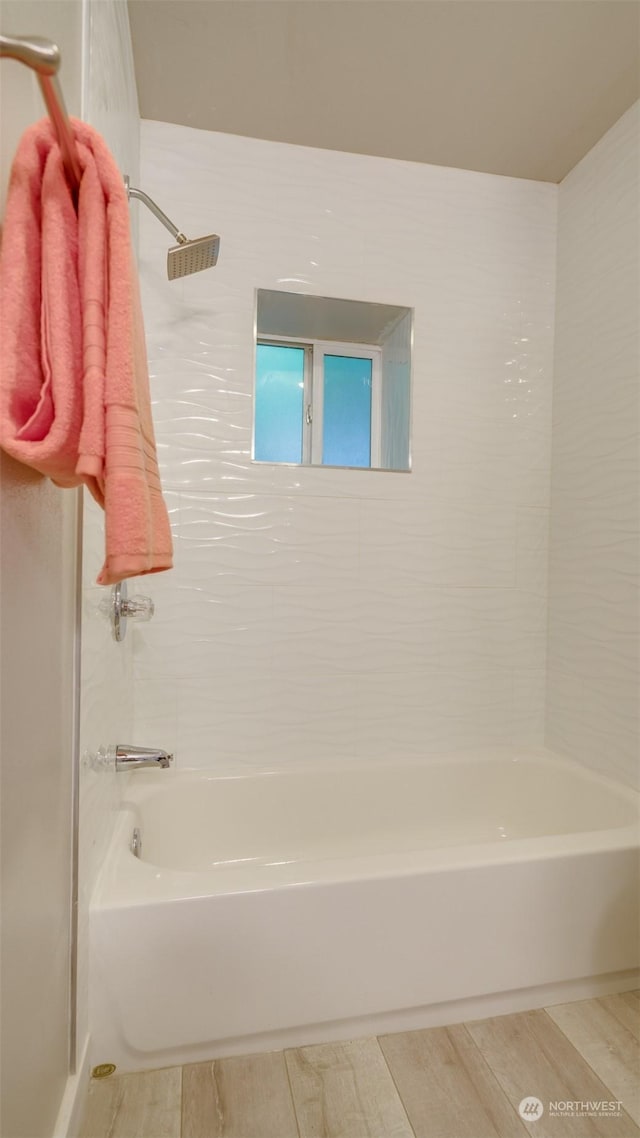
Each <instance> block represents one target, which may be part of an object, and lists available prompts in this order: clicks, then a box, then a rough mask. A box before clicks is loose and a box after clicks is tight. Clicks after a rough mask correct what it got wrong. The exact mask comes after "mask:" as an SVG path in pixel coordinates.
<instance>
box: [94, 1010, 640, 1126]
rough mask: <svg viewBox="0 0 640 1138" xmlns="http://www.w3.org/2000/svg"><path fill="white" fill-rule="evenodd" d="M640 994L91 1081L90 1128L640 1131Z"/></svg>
mask: <svg viewBox="0 0 640 1138" xmlns="http://www.w3.org/2000/svg"><path fill="white" fill-rule="evenodd" d="M639 995H640V993H639V992H625V993H622V994H621V995H616V996H605V997H602V998H601V999H594V1000H581V1001H579V1002H576V1003H570V1004H559V1005H556V1006H555V1007H550V1008H547V1009H545V1010H540V1011H532V1012H522V1013H518V1014H516V1015H508V1016H497V1017H494V1018H492V1019H485V1020H477V1021H475V1022H473V1023H467V1024H458V1025H456V1026H454V1027H436V1028H429V1029H427V1030H425V1031H411V1032H403V1033H401V1034H397V1035H385V1036H381V1037H380V1038H379V1039H376V1038H371V1039H360V1040H355V1041H353V1042H348V1043H329V1044H317V1045H314V1046H312V1047H299V1048H294V1049H291V1050H288V1051H276V1052H271V1053H270V1054H266V1055H253V1056H242V1057H238V1058H231V1059H215V1060H212V1061H211V1062H209V1063H195V1064H189V1065H188V1066H185V1067H170V1068H165V1069H164V1070H160V1071H146V1072H143V1073H141V1074H138V1075H113V1076H111V1078H108V1079H104V1080H93V1081H92V1083H91V1086H90V1089H89V1095H88V1098H87V1104H86V1110H85V1115H84V1120H83V1123H82V1127H81V1132H80V1138H526V1135H533V1136H534V1138H640V999H639V998H638V997H639ZM534 1097H535V1098H537V1099H540V1101H541V1102H542V1105H543V1108H544V1110H543V1113H542V1114H541V1115H540V1116H539V1117H537V1118H532V1117H531V1115H529V1116H528V1117H527V1119H526V1120H524V1121H523V1119H522V1118H521V1117H520V1114H519V1111H518V1108H519V1106H520V1104H521V1103H522V1101H523V1100H524V1099H527V1100H532V1099H533V1098H534ZM602 1101H605V1102H612V1101H619V1102H620V1104H621V1105H620V1109H619V1111H617V1113H610V1114H606V1113H604V1112H603V1110H602V1109H601V1108H599V1107H598V1108H596V1109H594V1107H593V1106H589V1103H591V1104H594V1103H595V1104H597V1103H599V1102H602ZM557 1102H562V1103H567V1102H568V1103H569V1104H572V1103H573V1104H574V1106H573V1107H571V1106H570V1110H569V1113H567V1112H566V1111H565V1112H564V1113H562V1112H561V1111H560V1110H559V1109H556V1110H555V1111H554V1109H553V1108H552V1107H551V1106H550V1104H552V1103H557ZM580 1103H582V1104H583V1106H582V1107H580V1106H579V1105H578V1104H580ZM584 1104H586V1108H585V1105H584Z"/></svg>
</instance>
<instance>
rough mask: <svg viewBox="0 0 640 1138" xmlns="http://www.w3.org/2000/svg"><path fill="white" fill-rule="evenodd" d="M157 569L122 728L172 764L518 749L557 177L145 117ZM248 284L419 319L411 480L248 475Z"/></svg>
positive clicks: (531, 623)
mask: <svg viewBox="0 0 640 1138" xmlns="http://www.w3.org/2000/svg"><path fill="white" fill-rule="evenodd" d="M142 182H143V184H144V187H145V188H146V189H147V190H148V192H150V193H151V194H154V193H157V195H158V198H159V199H160V198H161V201H162V205H163V208H165V209H166V210H167V211H168V213H169V214H170V216H172V217H175V218H176V219H177V220H178V221H179V224H180V225H182V226H184V228H185V230H186V231H187V233H188V234H189V235H194V236H195V235H196V234H198V233H208V232H211V230H212V229H214V230H216V231H217V232H220V234H221V235H222V247H221V257H220V262H219V265H218V267H217V268H216V269H215V270H214V271H212V272H207V273H201V274H198V275H197V276H194V277H191V278H184V279H183V280H182V281H180V282H176V283H174V284H172V285H171V286H169V285H167V283H166V281H165V280H164V279H163V272H164V264H163V263H164V257H165V251H166V244H167V243H166V241H165V239H164V237H165V235H164V234H163V231H162V229H161V228H160V227H159V226H158V224H157V222H155V221H154V220H153V218H151V217H149V216H147V215H146V214H145V215H141V216H140V225H141V272H142V284H143V303H144V310H145V322H146V328H147V338H148V348H149V356H150V363H151V373H152V394H153V399H154V417H155V424H156V431H157V438H158V447H159V454H160V459H161V467H162V475H163V480H164V485H165V487H166V489H167V494H168V498H169V501H170V509H171V517H172V524H173V530H174V535H175V544H176V559H175V560H176V568H175V570H174V572H173V573H171V574H167V575H166V577H165V576H163V575H160V576H159V577H157V578H155V579H154V580H153V583H152V587H151V591H152V592H153V595H154V598H155V601H156V616H155V618H154V620H153V622H152V623H151V624H149V625H145V626H138V627H137V628H136V629H135V634H134V635H135V660H134V671H135V676H136V686H135V735H136V738H137V739H139V740H141V741H144V740H145V739H149V738H152V737H153V738H154V739H158V741H160V742H162V743H163V744H166V745H170V746H174V745H175V747H176V751H177V754H178V757H179V761H180V763H181V764H183V765H185V766H205V765H208V764H210V763H215V761H216V759H217V758H218V757H219V756H220V757H224V758H225V759H228V758H229V757H232V758H235V759H237V761H238V763H241V762H242V761H243V760H244V759H246V758H247V757H249V758H251V759H252V760H253V761H256V760H260V761H264V762H265V763H268V762H269V761H271V760H272V759H273V758H275V757H278V758H290V759H296V760H297V759H300V758H304V757H305V756H308V757H309V758H310V759H318V758H322V757H323V756H329V755H331V756H335V755H336V754H337V755H341V756H343V757H344V758H345V759H349V758H352V757H354V756H366V755H372V756H373V755H375V756H379V755H395V754H398V755H402V754H404V755H417V754H422V753H425V752H428V751H433V750H440V749H450V748H456V747H464V746H474V745H492V744H493V743H496V744H498V743H508V742H512V741H514V740H515V741H518V742H522V743H525V742H540V741H541V740H542V732H543V718H544V685H543V683H542V681H541V677H542V676H543V673H544V667H545V629H546V612H545V598H546V553H547V544H546V538H547V521H548V495H549V455H550V413H551V364H552V336H553V311H554V263H555V216H556V198H557V187H555V186H551V185H543V184H538V183H533V182H525V181H519V180H514V179H509V178H498V177H492V176H489V175H484V174H475V173H468V172H465V171H460V170H447V169H443V168H437V167H428V166H421V165H414V164H411V163H404V162H394V161H388V160H384V159H377V158H367V157H363V156H359V155H349V154H338V153H333V152H330V151H320V150H312V149H306V148H303V147H295V146H286V145H281V144H276V143H269V142H262V141H256V140H252V139H247V138H236V137H233V136H229V135H223V134H213V133H210V132H206V131H198V130H191V129H189V128H186V127H181V126H174V125H170V124H166V123H156V122H143V124H142ZM256 288H269V289H274V288H275V289H277V288H282V289H286V290H288V291H292V290H294V291H295V290H298V291H300V292H312V293H316V294H318V295H323V296H335V297H345V298H352V299H358V300H368V301H379V302H382V303H390V304H398V305H407V306H410V307H412V308H414V309H415V320H414V368H413V393H412V421H413V427H412V461H413V470H412V472H411V473H410V474H390V473H384V472H373V473H372V472H363V471H357V470H356V471H353V470H318V469H310V468H307V469H305V468H300V467H287V466H275V465H273V466H272V465H265V464H253V463H252V462H251V458H250V452H251V431H252V387H253V315H254V290H255V289H256Z"/></svg>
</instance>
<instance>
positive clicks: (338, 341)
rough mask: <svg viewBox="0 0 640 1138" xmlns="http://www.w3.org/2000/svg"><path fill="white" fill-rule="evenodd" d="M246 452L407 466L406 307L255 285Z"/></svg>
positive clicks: (258, 456)
mask: <svg viewBox="0 0 640 1138" xmlns="http://www.w3.org/2000/svg"><path fill="white" fill-rule="evenodd" d="M256 300H257V303H256V330H257V333H256V369H255V388H254V392H255V395H254V409H253V410H254V415H253V428H254V434H253V458H254V461H256V462H286V463H294V464H304V465H307V466H318V467H322V466H341V467H351V468H358V469H360V470H373V469H379V470H380V469H381V470H402V471H408V470H409V469H410V395H411V344H412V316H413V314H412V311H411V309H410V308H402V307H400V306H399V305H393V304H373V303H371V302H369V301H360V300H338V299H336V298H333V297H322V296H309V295H308V294H305V293H289V292H281V291H276V290H272V289H258V290H257V294H256Z"/></svg>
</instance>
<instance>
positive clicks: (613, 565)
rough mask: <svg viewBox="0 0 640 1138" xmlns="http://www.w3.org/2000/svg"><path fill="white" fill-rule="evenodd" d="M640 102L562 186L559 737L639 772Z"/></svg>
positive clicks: (555, 655) (557, 380) (550, 713)
mask: <svg viewBox="0 0 640 1138" xmlns="http://www.w3.org/2000/svg"><path fill="white" fill-rule="evenodd" d="M639 140H640V103H636V105H635V106H634V107H632V108H631V109H630V110H629V111H628V112H627V113H626V114H625V115H624V116H623V117H622V118H621V119H620V121H619V122H618V123H617V124H616V125H615V126H614V127H613V128H612V129H611V130H610V131H608V133H607V134H606V135H605V136H604V138H602V139H601V140H600V142H599V143H598V144H597V146H595V147H594V149H593V150H592V151H591V152H590V153H589V154H588V155H587V156H586V157H585V158H584V159H583V160H582V162H580V163H579V165H578V166H576V168H575V169H574V170H572V172H571V173H570V174H569V176H568V177H567V178H565V180H564V182H563V183H562V185H561V186H560V194H559V219H558V278H557V315H556V350H555V377H554V406H553V476H552V498H551V503H552V509H551V544H550V589H549V674H548V698H547V739H548V742H549V745H550V746H552V747H556V748H557V749H558V750H562V751H566V752H568V753H569V754H571V755H575V756H576V757H577V758H580V759H583V760H584V761H585V762H587V763H588V764H589V765H590V766H592V767H595V768H596V769H600V770H604V771H606V772H608V773H610V774H613V775H616V776H617V777H619V778H622V779H623V780H625V781H627V782H634V781H635V782H638V779H639V760H640V721H639V714H640V666H639V659H638V652H639V645H640V470H639V456H640V438H639V427H640V340H639V337H640V330H639V323H638V314H639V313H640V281H639V268H638V248H639V240H640V143H639Z"/></svg>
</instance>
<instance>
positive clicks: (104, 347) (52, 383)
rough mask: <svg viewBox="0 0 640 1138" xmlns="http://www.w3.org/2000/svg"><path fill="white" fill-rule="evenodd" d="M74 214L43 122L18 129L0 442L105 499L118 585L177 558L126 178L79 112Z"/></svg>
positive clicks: (110, 577) (2, 278) (110, 573)
mask: <svg viewBox="0 0 640 1138" xmlns="http://www.w3.org/2000/svg"><path fill="white" fill-rule="evenodd" d="M72 124H73V129H74V133H75V136H76V143H77V147H78V156H79V161H80V165H81V167H82V181H81V184H80V193H79V199H78V210H77V214H76V211H75V209H74V206H73V202H72V199H71V195H70V192H69V189H68V186H67V183H66V180H65V175H64V168H63V165H62V159H61V155H60V149H59V147H58V144H57V142H56V140H55V136H54V133H53V129H52V127H51V124H50V122H49V120H48V119H43V120H42V121H41V122H39V123H36V124H35V125H34V126H32V127H30V128H29V130H27V131H26V132H25V134H24V135H23V137H22V139H21V141H20V145H19V147H18V151H17V153H16V156H15V160H14V163H13V168H12V171H11V182H10V185H9V194H8V199H7V210H6V217H5V224H4V230H3V238H2V250H1V252H0V445H1V446H2V447H3V448H4V450H6V451H7V452H8V453H9V454H11V455H13V457H14V458H17V459H18V460H19V461H20V462H24V463H26V464H27V466H32V467H34V469H36V470H39V471H40V472H41V473H42V474H46V475H48V476H49V477H50V478H51V479H52V480H53V481H54V482H55V483H56V484H57V485H58V486H79V485H81V484H82V483H85V484H86V485H87V486H88V487H89V489H90V491H91V493H92V494H93V496H94V498H95V499H96V500H97V501H98V502H99V503H100V504H101V505H102V506H104V510H105V531H106V534H105V536H106V559H105V563H104V566H103V568H102V570H101V572H100V575H99V577H98V583H99V584H101V585H110V584H113V583H114V582H116V581H121V580H123V579H124V578H125V577H135V576H138V575H139V574H142V573H156V572H158V571H160V570H162V569H170V568H171V566H172V544H171V531H170V527H169V519H168V515H167V509H166V506H165V504H164V501H163V498H162V488H161V485H160V476H159V473H158V461H157V457H156V447H155V439H154V433H153V422H152V419H151V401H150V397H149V376H148V371H147V358H146V350H145V343H144V328H143V323H142V311H141V307H140V294H139V287H138V280H137V275H136V271H135V265H134V259H133V253H132V250H131V239H130V235H129V203H128V199H127V194H126V191H125V188H124V183H123V179H122V175H121V173H120V171H119V170H118V167H117V166H116V163H115V162H114V160H113V158H112V156H111V154H110V153H109V151H108V149H107V147H106V144H105V142H104V140H103V139H102V138H101V137H100V135H99V134H98V133H97V132H96V131H95V130H93V129H92V128H91V127H89V126H87V125H86V123H82V122H79V121H78V120H77V119H72Z"/></svg>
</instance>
